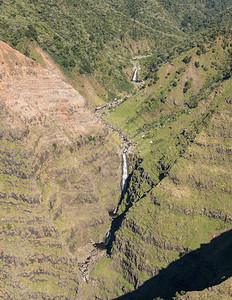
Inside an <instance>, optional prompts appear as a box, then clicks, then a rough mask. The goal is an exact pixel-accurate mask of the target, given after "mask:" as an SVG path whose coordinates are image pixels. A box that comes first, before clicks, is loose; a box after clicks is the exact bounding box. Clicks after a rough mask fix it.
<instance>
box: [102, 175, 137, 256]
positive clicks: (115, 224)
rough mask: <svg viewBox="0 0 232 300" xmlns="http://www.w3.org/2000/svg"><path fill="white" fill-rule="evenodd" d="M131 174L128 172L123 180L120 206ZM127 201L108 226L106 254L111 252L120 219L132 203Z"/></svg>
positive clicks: (121, 219)
mask: <svg viewBox="0 0 232 300" xmlns="http://www.w3.org/2000/svg"><path fill="white" fill-rule="evenodd" d="M131 176H132V174H130V175H129V176H128V178H127V179H126V181H125V185H124V189H123V190H122V192H121V197H120V201H119V203H118V206H120V204H121V203H122V200H123V198H124V196H125V194H126V192H127V189H128V186H129V182H130V179H131ZM127 197H128V198H129V195H127ZM127 203H128V204H127V206H126V209H125V211H124V212H123V213H122V214H121V215H118V216H117V215H115V218H114V219H113V221H112V224H111V228H110V232H111V238H110V241H109V244H108V245H107V247H106V249H107V251H106V252H107V254H111V249H112V244H113V242H114V241H115V232H116V231H117V230H118V229H119V228H120V227H121V224H122V221H123V220H124V218H125V215H126V213H127V212H128V210H129V208H130V207H131V205H132V203H131V201H130V200H129V199H128V201H127Z"/></svg>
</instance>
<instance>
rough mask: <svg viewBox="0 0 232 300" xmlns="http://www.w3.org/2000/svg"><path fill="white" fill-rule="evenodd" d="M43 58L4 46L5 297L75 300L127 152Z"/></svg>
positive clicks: (0, 166)
mask: <svg viewBox="0 0 232 300" xmlns="http://www.w3.org/2000/svg"><path fill="white" fill-rule="evenodd" d="M37 53H38V55H39V56H40V59H41V60H42V61H43V65H44V67H41V65H39V64H38V63H36V62H35V61H32V60H30V59H28V58H26V57H25V56H23V55H21V54H20V53H19V52H17V51H15V50H13V49H11V48H10V47H9V46H8V45H6V44H5V43H2V42H0V124H1V127H0V140H1V142H0V205H1V213H0V215H1V219H0V228H1V229H0V233H1V238H0V245H1V256H0V263H1V266H2V268H1V270H2V271H1V281H0V282H1V283H0V284H1V289H0V294H1V297H3V298H4V299H42V298H44V299H45V298H46V299H75V297H76V296H77V293H78V288H79V284H78V281H80V278H81V272H80V271H79V270H78V266H80V264H81V263H82V261H83V260H85V259H86V258H87V257H89V256H90V255H91V253H93V252H94V253H95V250H94V247H93V246H92V244H93V243H95V242H100V241H102V240H103V239H104V236H105V234H106V232H107V231H108V228H109V226H110V220H109V215H108V210H111V209H113V208H114V207H115V205H116V204H117V202H118V195H119V191H120V175H121V163H120V159H121V155H119V154H120V152H121V150H120V148H119V147H118V145H119V140H118V138H117V137H116V136H114V135H112V134H109V132H108V130H107V129H106V128H105V126H104V125H103V124H102V123H101V122H100V121H99V120H98V119H97V118H96V117H95V116H94V114H93V113H92V112H91V111H90V110H89V109H88V107H87V104H86V102H85V99H83V97H81V95H80V94H79V93H78V92H77V91H76V90H74V89H73V88H72V87H71V86H70V85H69V84H68V83H67V82H66V81H65V78H64V77H63V75H62V74H61V72H60V71H59V69H58V68H57V66H56V65H54V64H53V63H52V62H51V61H50V59H49V57H47V56H46V55H45V54H44V53H43V52H42V51H41V50H40V49H37ZM95 254H96V253H95Z"/></svg>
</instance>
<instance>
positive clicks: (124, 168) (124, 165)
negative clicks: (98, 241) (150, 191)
mask: <svg viewBox="0 0 232 300" xmlns="http://www.w3.org/2000/svg"><path fill="white" fill-rule="evenodd" d="M127 177H128V172H127V159H126V150H124V152H123V154H122V197H123V196H124V194H125V192H126V187H127V182H126V181H127ZM117 211H118V205H117V207H116V208H115V210H114V212H113V213H114V214H115V215H116V213H117ZM110 238H111V229H110V230H109V231H108V233H107V235H106V238H105V246H107V245H108V244H109V242H110Z"/></svg>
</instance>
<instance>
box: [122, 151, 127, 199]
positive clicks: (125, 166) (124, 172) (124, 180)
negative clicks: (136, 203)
mask: <svg viewBox="0 0 232 300" xmlns="http://www.w3.org/2000/svg"><path fill="white" fill-rule="evenodd" d="M122 160H123V165H122V192H123V194H124V193H125V188H126V185H125V184H126V180H127V177H128V174H127V160H126V152H123V154H122Z"/></svg>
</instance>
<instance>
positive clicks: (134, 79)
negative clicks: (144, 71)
mask: <svg viewBox="0 0 232 300" xmlns="http://www.w3.org/2000/svg"><path fill="white" fill-rule="evenodd" d="M137 72H138V69H137V68H136V69H135V71H134V75H133V78H132V81H133V82H136V79H137Z"/></svg>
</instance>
